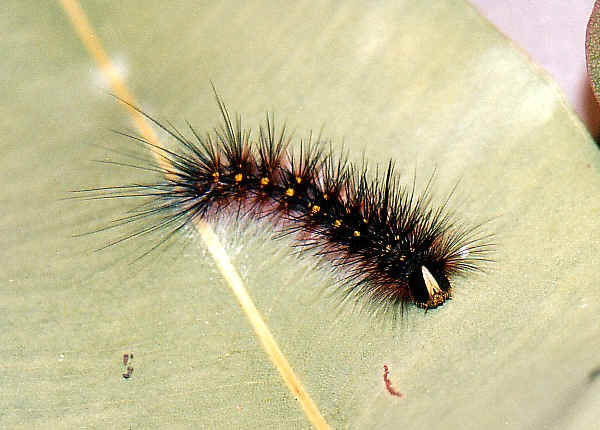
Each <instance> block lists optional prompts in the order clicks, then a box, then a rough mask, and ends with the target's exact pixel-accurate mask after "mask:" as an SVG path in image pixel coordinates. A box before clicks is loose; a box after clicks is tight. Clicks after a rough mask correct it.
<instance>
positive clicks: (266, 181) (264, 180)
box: [260, 177, 269, 186]
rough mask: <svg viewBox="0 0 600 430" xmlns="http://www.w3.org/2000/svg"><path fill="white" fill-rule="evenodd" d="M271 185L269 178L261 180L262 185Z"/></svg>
mask: <svg viewBox="0 0 600 430" xmlns="http://www.w3.org/2000/svg"><path fill="white" fill-rule="evenodd" d="M268 184H269V178H267V177H265V178H260V185H262V186H265V185H268Z"/></svg>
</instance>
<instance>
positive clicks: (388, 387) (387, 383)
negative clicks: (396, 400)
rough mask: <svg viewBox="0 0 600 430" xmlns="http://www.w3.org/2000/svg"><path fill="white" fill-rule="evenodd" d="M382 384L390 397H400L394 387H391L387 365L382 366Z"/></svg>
mask: <svg viewBox="0 0 600 430" xmlns="http://www.w3.org/2000/svg"><path fill="white" fill-rule="evenodd" d="M383 382H384V383H385V389H386V390H388V393H390V394H391V395H392V396H396V397H402V393H401V392H399V391H396V389H395V388H394V387H392V382H391V381H390V371H389V369H388V367H387V364H384V365H383Z"/></svg>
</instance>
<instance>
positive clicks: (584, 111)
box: [471, 0, 600, 140]
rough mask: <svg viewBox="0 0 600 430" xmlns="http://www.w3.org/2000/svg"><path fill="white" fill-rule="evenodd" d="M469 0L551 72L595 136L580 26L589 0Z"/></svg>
mask: <svg viewBox="0 0 600 430" xmlns="http://www.w3.org/2000/svg"><path fill="white" fill-rule="evenodd" d="M471 3H473V5H475V6H476V7H477V8H478V9H479V11H480V12H481V13H482V14H483V15H484V16H485V17H487V18H488V19H489V20H490V21H491V22H493V23H494V24H495V25H496V26H497V27H498V28H499V29H500V31H502V32H503V33H504V34H506V35H507V36H508V37H509V38H511V39H512V40H513V41H515V42H516V43H517V44H518V45H519V46H520V47H521V48H523V49H524V50H525V51H526V52H527V53H528V54H529V55H530V56H531V57H532V59H533V61H534V62H535V63H537V64H538V65H540V66H542V67H543V68H544V69H546V71H547V72H548V73H550V74H551V75H552V77H553V78H554V79H555V80H556V82H557V83H558V84H559V85H560V86H561V88H562V90H563V91H564V92H565V94H566V96H567V99H568V100H569V102H571V104H572V105H573V107H574V108H575V110H576V111H577V114H578V115H579V117H580V118H581V119H582V121H583V122H584V123H585V124H586V126H587V127H588V130H590V133H592V135H593V136H594V137H595V138H596V140H597V139H598V134H599V132H600V108H599V107H598V104H597V103H596V101H595V99H594V96H593V93H592V90H591V86H590V84H589V81H588V79H587V73H586V67H585V29H586V26H587V22H588V20H589V18H590V13H591V12H592V8H593V6H594V2H593V0H570V1H564V0H504V1H497V0H471Z"/></svg>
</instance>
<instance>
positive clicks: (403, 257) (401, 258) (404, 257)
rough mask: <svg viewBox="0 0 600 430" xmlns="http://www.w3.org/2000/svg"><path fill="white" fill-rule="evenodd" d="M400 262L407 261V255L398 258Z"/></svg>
mask: <svg viewBox="0 0 600 430" xmlns="http://www.w3.org/2000/svg"><path fill="white" fill-rule="evenodd" d="M398 260H400V261H406V255H401V256H400V258H398Z"/></svg>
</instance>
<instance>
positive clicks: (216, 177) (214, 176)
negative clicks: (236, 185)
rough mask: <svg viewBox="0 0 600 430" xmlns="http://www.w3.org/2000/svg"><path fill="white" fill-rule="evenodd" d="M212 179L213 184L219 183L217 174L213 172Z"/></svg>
mask: <svg viewBox="0 0 600 430" xmlns="http://www.w3.org/2000/svg"><path fill="white" fill-rule="evenodd" d="M212 177H213V179H214V181H215V182H219V172H215V173H213V174H212Z"/></svg>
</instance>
